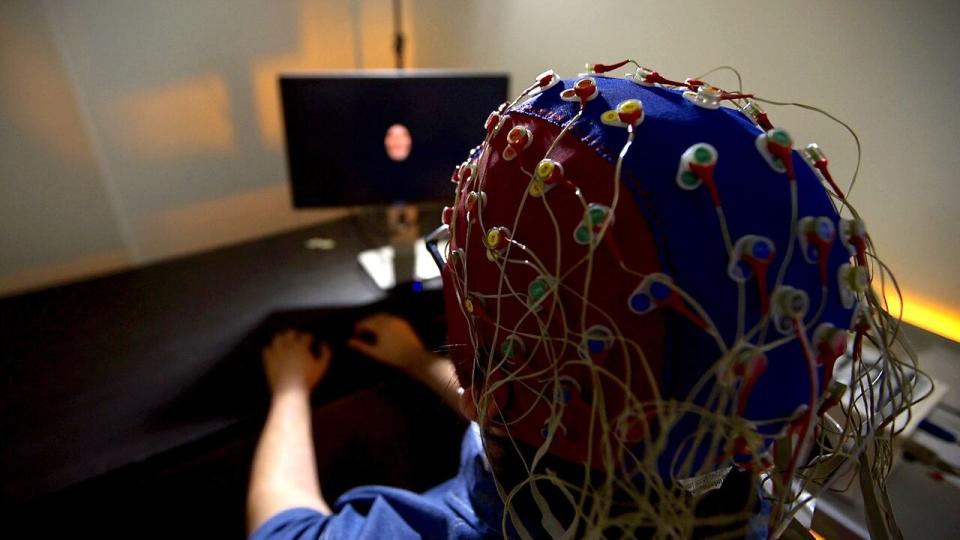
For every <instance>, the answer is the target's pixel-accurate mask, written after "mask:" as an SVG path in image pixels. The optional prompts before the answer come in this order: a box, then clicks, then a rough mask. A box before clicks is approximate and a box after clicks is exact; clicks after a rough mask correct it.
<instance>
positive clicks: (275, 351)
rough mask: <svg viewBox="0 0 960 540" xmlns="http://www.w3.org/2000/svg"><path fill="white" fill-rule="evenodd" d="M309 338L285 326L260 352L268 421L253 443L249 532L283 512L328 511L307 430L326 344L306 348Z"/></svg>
mask: <svg viewBox="0 0 960 540" xmlns="http://www.w3.org/2000/svg"><path fill="white" fill-rule="evenodd" d="M311 341H312V336H310V335H308V334H301V333H298V332H294V331H292V330H288V331H287V332H284V333H282V334H278V335H277V336H276V337H274V339H273V343H272V344H271V345H270V346H269V347H267V348H266V349H264V351H263V364H264V371H265V372H266V376H267V383H268V384H269V385H270V393H271V396H272V397H271V402H270V412H269V413H268V414H267V421H266V424H265V425H264V428H263V434H262V435H261V436H260V442H259V443H258V444H257V451H256V454H255V455H254V458H253V469H252V471H251V474H250V489H249V491H248V492H247V529H248V532H250V533H252V532H253V531H255V530H256V529H257V528H258V527H259V526H260V525H262V524H263V523H265V522H266V521H267V520H268V519H270V518H271V517H273V516H274V515H276V514H278V513H280V512H281V511H283V510H288V509H291V508H311V509H315V510H317V511H318V512H321V513H324V514H330V506H329V505H328V504H327V502H326V501H325V500H324V499H323V495H322V494H321V492H320V483H319V480H318V478H317V468H316V458H315V456H314V449H313V435H312V432H311V409H310V391H311V390H312V389H313V388H314V387H315V386H316V384H317V383H318V382H319V381H320V379H322V378H323V375H324V374H325V373H326V372H327V368H328V367H329V366H330V357H331V353H330V348H329V347H328V346H327V344H326V343H324V344H322V345H321V347H320V356H319V357H317V356H314V355H313V354H312V353H311V352H310V342H311Z"/></svg>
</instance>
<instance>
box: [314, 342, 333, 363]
mask: <svg viewBox="0 0 960 540" xmlns="http://www.w3.org/2000/svg"><path fill="white" fill-rule="evenodd" d="M311 340H312V336H311ZM319 352H320V356H319V357H317V358H318V360H320V362H321V363H326V362H329V361H330V358H331V357H332V356H333V352H331V350H330V345H327V342H325V341H324V342H323V343H321V344H320V347H319Z"/></svg>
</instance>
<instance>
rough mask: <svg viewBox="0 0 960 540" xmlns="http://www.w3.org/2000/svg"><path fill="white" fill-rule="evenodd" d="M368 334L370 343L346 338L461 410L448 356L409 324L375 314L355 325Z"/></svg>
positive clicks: (349, 344) (362, 332)
mask: <svg viewBox="0 0 960 540" xmlns="http://www.w3.org/2000/svg"><path fill="white" fill-rule="evenodd" d="M363 334H368V335H369V336H370V337H372V338H373V343H369V342H368V341H364V340H363V339H360V338H359V337H354V338H352V339H350V340H349V341H347V345H348V346H349V347H351V348H352V349H354V350H356V351H358V352H361V353H363V354H365V355H367V356H369V357H370V358H373V359H374V360H377V361H379V362H382V363H384V364H387V365H390V366H393V367H396V368H398V369H400V370H402V371H404V372H406V373H407V374H409V375H410V376H411V377H413V378H414V379H416V380H418V381H420V382H421V383H423V384H425V385H426V386H427V387H428V388H430V389H431V390H433V391H434V392H436V393H437V394H438V395H439V396H440V397H441V398H443V400H444V402H446V403H447V405H449V406H450V408H452V409H453V410H455V411H457V412H461V411H460V396H459V394H458V390H459V389H460V384H459V383H458V382H457V374H456V372H455V371H454V369H453V362H451V361H450V359H449V358H444V357H442V356H439V355H436V354H433V353H432V352H430V351H428V350H426V349H425V348H424V347H423V342H422V341H420V338H419V337H417V333H416V332H415V331H414V330H413V327H411V326H410V323H408V322H407V321H405V320H403V319H401V318H400V317H396V316H394V315H387V314H383V313H381V314H378V315H373V316H371V317H368V318H366V319H364V320H362V321H360V322H359V323H357V325H356V335H357V336H361V335H363Z"/></svg>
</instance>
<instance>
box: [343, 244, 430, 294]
mask: <svg viewBox="0 0 960 540" xmlns="http://www.w3.org/2000/svg"><path fill="white" fill-rule="evenodd" d="M439 247H440V248H441V253H442V252H443V250H444V249H445V246H444V245H442V243H441V245H440V246H439ZM413 253H414V270H413V272H414V279H416V280H417V281H428V280H431V279H436V278H439V277H440V269H439V268H437V264H436V263H435V262H434V260H433V257H431V256H430V252H429V251H427V245H426V243H425V242H424V241H423V239H422V238H421V239H419V240H417V241H416V242H414V244H413ZM395 255H396V250H395V249H394V248H393V246H383V247H381V248H375V249H368V250H366V251H361V252H360V254H359V255H357V261H358V262H359V263H360V266H362V267H363V269H364V270H365V271H366V272H367V274H369V275H370V277H371V278H373V281H374V282H375V283H376V284H377V286H378V287H380V288H381V289H383V290H386V289H390V288H393V287H394V286H395V285H396V284H397V275H396V272H395V270H394V264H393V260H394V257H395Z"/></svg>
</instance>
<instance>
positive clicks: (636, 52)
mask: <svg viewBox="0 0 960 540" xmlns="http://www.w3.org/2000/svg"><path fill="white" fill-rule="evenodd" d="M417 8H418V9H419V10H420V11H421V12H424V13H430V14H431V16H430V17H416V18H414V20H413V22H414V24H415V25H416V26H415V28H414V31H415V33H416V35H417V36H418V47H417V52H418V54H417V58H416V61H417V63H418V64H419V65H424V66H451V67H453V66H457V67H459V66H474V67H480V68H491V69H504V68H505V69H507V70H508V71H509V72H510V73H511V74H512V76H513V79H514V91H518V90H519V89H520V88H522V87H523V86H526V84H527V81H532V78H533V77H534V76H535V75H536V74H537V73H540V72H541V71H543V70H544V69H546V68H554V69H556V70H557V71H558V72H559V73H560V74H561V75H562V76H565V77H572V76H575V75H576V74H577V73H578V72H580V71H583V69H584V64H585V63H586V62H591V63H593V62H605V63H612V62H616V61H619V60H622V59H624V58H627V57H631V58H634V59H637V60H638V61H639V62H640V63H641V64H643V65H646V66H649V67H651V68H654V69H656V70H658V71H660V72H661V73H663V74H664V75H666V76H668V77H671V78H674V79H677V78H679V79H681V80H682V79H683V78H685V77H693V76H697V75H700V74H702V73H703V72H706V71H707V70H709V69H711V68H713V67H716V66H722V65H733V66H736V68H737V69H738V70H740V72H741V73H742V75H743V78H744V84H745V85H746V88H747V89H748V90H750V91H756V92H757V93H758V95H761V96H764V97H767V98H771V99H778V100H784V101H800V102H804V103H810V104H813V105H816V106H818V107H821V108H823V109H826V110H827V111H831V112H833V113H835V114H836V115H837V116H839V117H840V118H842V119H843V120H845V121H846V122H847V123H849V124H850V125H851V126H853V127H854V129H855V130H856V132H857V133H858V135H859V137H860V140H861V142H862V144H863V165H862V168H861V172H860V178H859V180H858V181H857V185H856V188H855V189H854V190H853V192H852V200H853V203H854V205H855V206H856V207H857V208H858V210H859V211H860V212H861V214H862V215H863V216H864V218H865V220H866V221H867V225H868V227H869V231H870V232H871V235H872V237H873V239H874V241H875V242H876V245H877V249H878V252H879V254H880V256H881V257H882V258H883V260H884V261H885V262H886V263H887V264H889V265H890V267H891V268H892V269H893V271H894V272H895V274H896V276H897V278H898V279H899V280H900V284H901V286H902V287H903V288H904V293H905V296H906V301H907V305H906V314H905V316H906V318H907V319H909V320H911V321H913V322H916V323H918V324H920V325H922V326H925V327H927V328H932V329H934V330H935V331H937V332H940V333H945V334H949V335H951V336H952V337H953V339H955V340H958V341H960V278H958V274H957V272H956V269H957V268H958V266H960V249H958V248H960V241H958V238H960V236H958V231H960V210H958V207H957V201H958V200H960V182H958V174H957V171H958V170H960V152H957V151H956V147H955V146H954V145H955V144H957V142H958V141H960V107H958V105H957V98H956V96H957V92H958V89H960V63H957V61H956V54H957V52H958V51H960V34H958V33H957V32H956V28H957V26H958V24H960V4H958V3H956V2H943V1H939V2H919V3H918V2H909V3H907V2H879V1H877V2H853V1H849V2H832V1H805V2H786V1H781V2H759V1H746V0H731V1H727V2H722V3H718V2H705V1H686V2H657V1H637V0H629V1H625V0H618V1H614V0H605V1H602V2H578V1H573V0H556V1H551V2H545V1H527V2H517V1H511V0H486V1H483V2H478V1H476V2H448V1H445V0H420V1H418V2H417ZM451 21H457V23H455V24H454V23H452V22H451ZM711 81H714V82H715V84H718V85H721V86H725V87H733V88H735V87H736V79H735V78H734V77H733V76H732V74H731V73H730V72H720V73H717V74H716V75H715V76H712V77H711ZM767 109H768V112H769V113H770V114H771V117H772V118H773V119H774V120H775V122H776V123H777V124H779V125H782V126H784V127H787V128H788V129H789V130H790V131H791V133H792V134H793V135H794V138H795V140H797V141H802V142H803V143H804V144H806V143H807V142H811V141H815V142H818V143H819V144H820V145H821V147H823V148H824V149H825V150H826V152H827V155H828V157H829V158H830V162H831V170H832V171H833V173H834V176H835V177H837V178H838V179H840V178H845V179H847V182H844V183H845V184H846V183H848V182H849V178H850V177H851V175H852V173H853V170H854V168H855V163H856V151H855V148H856V147H855V144H854V143H853V140H852V138H851V137H850V135H849V134H848V133H847V132H846V131H845V130H844V129H843V128H842V127H839V126H838V125H836V124H834V123H832V122H831V121H829V120H827V119H825V118H823V117H821V116H819V115H816V114H813V113H809V112H807V111H800V110H797V109H791V108H779V107H767Z"/></svg>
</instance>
